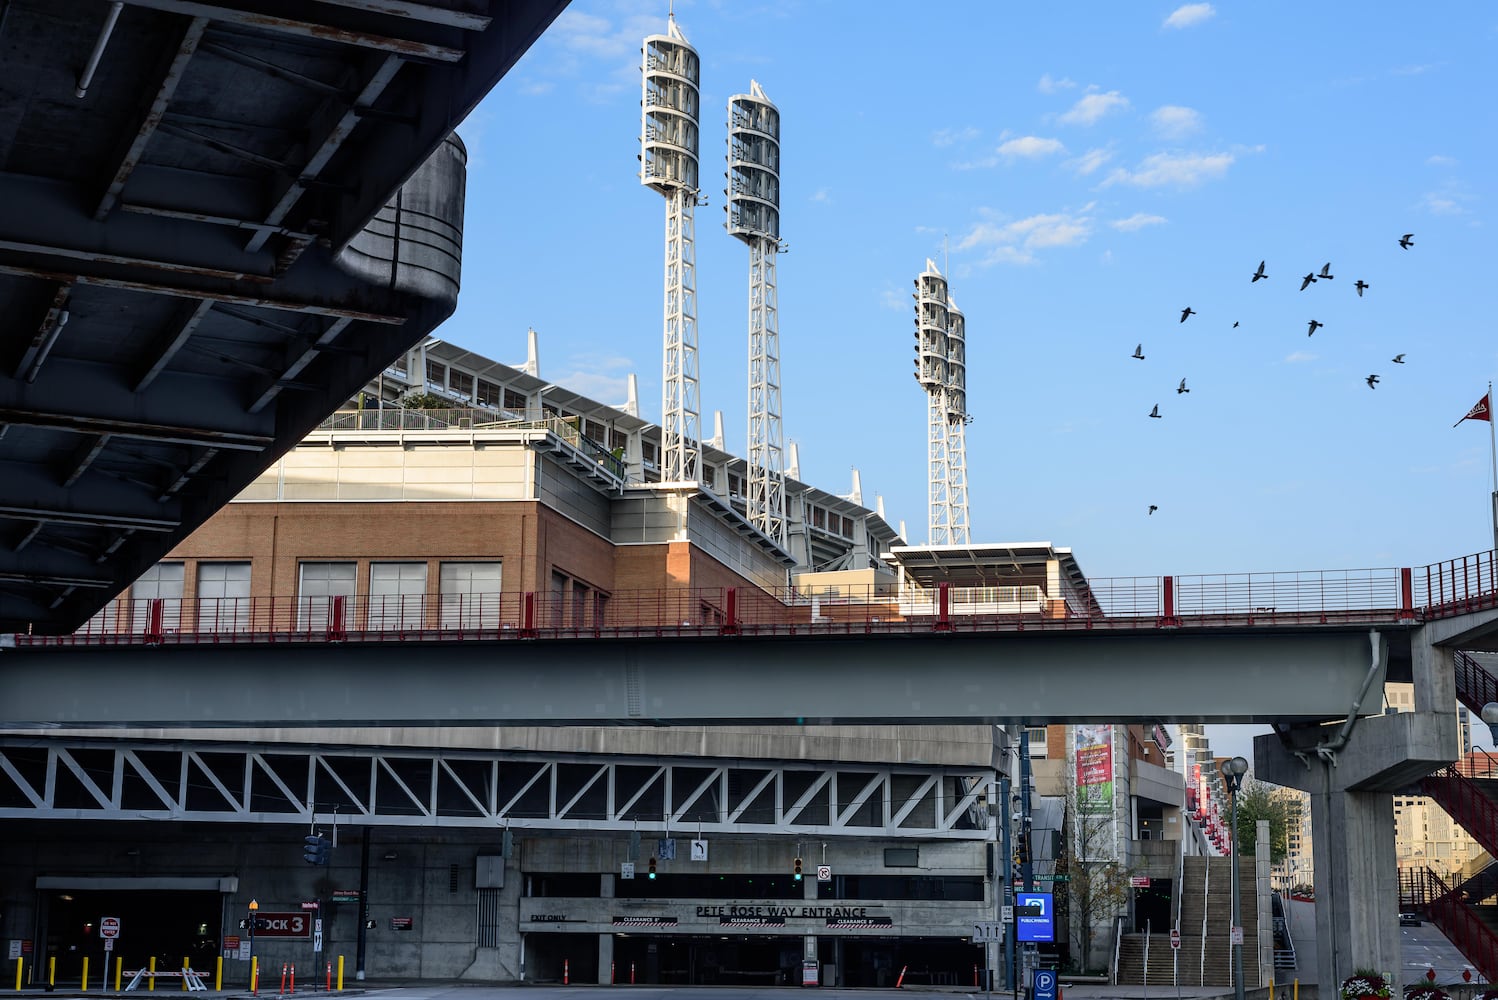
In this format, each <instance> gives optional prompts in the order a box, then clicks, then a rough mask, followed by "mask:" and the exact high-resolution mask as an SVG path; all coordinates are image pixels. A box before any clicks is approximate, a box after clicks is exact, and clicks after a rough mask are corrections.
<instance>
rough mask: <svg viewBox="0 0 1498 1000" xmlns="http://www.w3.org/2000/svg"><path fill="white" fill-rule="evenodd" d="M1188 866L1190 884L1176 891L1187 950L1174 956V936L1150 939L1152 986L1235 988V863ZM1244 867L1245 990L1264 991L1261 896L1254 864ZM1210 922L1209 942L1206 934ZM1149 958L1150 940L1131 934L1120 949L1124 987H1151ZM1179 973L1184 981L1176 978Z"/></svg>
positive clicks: (1245, 861) (1193, 861)
mask: <svg viewBox="0 0 1498 1000" xmlns="http://www.w3.org/2000/svg"><path fill="white" fill-rule="evenodd" d="M1185 860H1186V865H1185V871H1184V873H1183V874H1184V876H1185V879H1184V883H1183V884H1182V885H1180V886H1178V887H1176V891H1177V892H1179V893H1181V896H1180V903H1181V948H1180V951H1179V953H1178V954H1176V955H1172V953H1171V947H1170V935H1169V932H1167V933H1165V934H1152V935H1149V979H1148V985H1151V986H1154V985H1163V984H1174V983H1176V982H1179V983H1180V985H1182V986H1231V985H1233V952H1232V944H1231V941H1232V938H1231V928H1232V914H1233V896H1232V886H1231V879H1232V859H1231V858H1201V857H1188V858H1186V859H1185ZM1239 867H1240V871H1239V875H1240V878H1241V890H1240V891H1241V899H1240V901H1239V910H1240V914H1241V917H1242V920H1243V941H1244V945H1243V984H1244V986H1245V987H1247V988H1250V989H1252V988H1254V987H1257V986H1258V985H1260V984H1259V967H1258V965H1259V963H1258V960H1257V954H1258V946H1257V941H1258V926H1259V914H1258V906H1257V904H1258V894H1257V892H1256V891H1255V888H1254V865H1253V859H1252V858H1241V859H1240V865H1239ZM1204 916H1205V918H1206V934H1205V936H1203V933H1202V929H1203V923H1202V921H1203V917H1204ZM1144 954H1145V935H1144V934H1125V935H1124V938H1123V940H1122V941H1121V942H1119V949H1118V982H1119V983H1120V984H1127V985H1133V986H1137V985H1143V984H1145V983H1146V980H1145V967H1144ZM1173 960H1174V963H1175V964H1174V968H1173ZM1173 973H1174V975H1175V976H1177V977H1179V978H1178V979H1177V978H1173V976H1172V974H1173Z"/></svg>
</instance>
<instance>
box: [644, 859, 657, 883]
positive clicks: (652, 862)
mask: <svg viewBox="0 0 1498 1000" xmlns="http://www.w3.org/2000/svg"><path fill="white" fill-rule="evenodd" d="M646 878H655V859H654V858H651V859H650V874H649V875H647V876H646Z"/></svg>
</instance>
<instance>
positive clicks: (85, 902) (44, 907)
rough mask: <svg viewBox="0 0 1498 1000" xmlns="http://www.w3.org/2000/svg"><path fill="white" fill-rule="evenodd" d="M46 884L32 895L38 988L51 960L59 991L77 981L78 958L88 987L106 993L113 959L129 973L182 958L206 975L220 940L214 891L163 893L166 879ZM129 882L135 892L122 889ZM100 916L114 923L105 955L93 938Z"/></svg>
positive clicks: (172, 966)
mask: <svg viewBox="0 0 1498 1000" xmlns="http://www.w3.org/2000/svg"><path fill="white" fill-rule="evenodd" d="M39 881H41V880H39ZM45 881H46V882H47V883H48V885H47V886H46V887H41V886H39V887H38V890H37V904H38V905H37V929H36V935H37V940H38V941H39V942H41V947H40V948H38V954H37V962H36V964H35V966H34V968H35V969H37V970H39V971H38V972H37V973H36V975H37V976H38V977H39V978H38V982H42V981H45V976H46V971H45V970H46V969H47V962H48V960H49V959H53V958H55V959H56V960H57V966H56V980H55V982H56V984H57V985H58V986H62V985H64V984H78V983H80V982H81V976H82V974H83V959H84V958H85V957H87V958H88V960H89V962H88V965H89V978H90V980H92V983H91V984H90V985H94V984H101V985H109V986H112V985H113V974H114V966H115V964H116V963H115V960H116V959H122V960H123V964H124V968H125V969H129V970H134V969H143V968H146V967H147V966H148V965H149V964H150V960H151V959H152V958H155V959H156V967H157V968H158V969H160V970H162V971H177V970H179V969H180V968H181V967H182V962H183V960H184V959H186V960H187V962H188V963H189V964H190V965H191V966H192V968H193V969H195V970H198V971H200V972H202V971H207V972H210V973H211V972H212V970H213V967H214V960H215V959H216V958H217V957H218V954H219V948H220V942H221V941H222V936H223V895H222V893H220V892H219V891H218V890H217V889H216V888H213V889H209V888H197V889H172V888H164V887H162V882H163V881H168V882H169V881H172V880H162V879H150V878H146V879H139V880H132V879H108V880H92V879H86V878H85V879H78V880H76V884H69V880H67V879H59V878H49V879H46V880H45ZM132 881H138V882H139V883H140V884H139V886H138V887H133V886H128V885H127V884H126V883H129V882H132ZM185 881H187V882H202V881H204V880H201V879H189V880H185ZM212 881H214V882H216V881H217V880H212ZM91 883H92V884H91ZM105 917H113V918H114V919H115V920H116V921H118V923H117V925H116V926H118V928H119V936H118V937H116V938H115V939H114V946H113V948H112V949H111V950H109V951H106V950H105V939H104V937H103V936H102V935H101V934H100V924H101V922H102V921H103V919H104V918H105Z"/></svg>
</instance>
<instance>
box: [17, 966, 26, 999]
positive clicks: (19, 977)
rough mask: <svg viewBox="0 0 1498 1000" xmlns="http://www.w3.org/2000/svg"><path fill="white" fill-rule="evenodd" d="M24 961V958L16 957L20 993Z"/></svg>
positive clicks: (18, 990)
mask: <svg viewBox="0 0 1498 1000" xmlns="http://www.w3.org/2000/svg"><path fill="white" fill-rule="evenodd" d="M24 961H25V959H23V958H18V959H16V992H18V993H19V992H20V990H21V963H22V962H24Z"/></svg>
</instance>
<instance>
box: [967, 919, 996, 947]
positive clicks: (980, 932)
mask: <svg viewBox="0 0 1498 1000" xmlns="http://www.w3.org/2000/svg"><path fill="white" fill-rule="evenodd" d="M1003 938H1004V925H1003V923H1001V922H1000V921H997V920H980V921H978V922H977V923H976V924H973V940H974V941H975V942H976V941H1001V940H1003Z"/></svg>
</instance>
